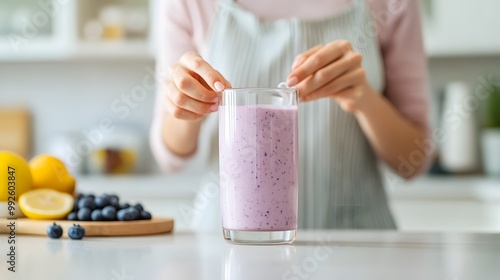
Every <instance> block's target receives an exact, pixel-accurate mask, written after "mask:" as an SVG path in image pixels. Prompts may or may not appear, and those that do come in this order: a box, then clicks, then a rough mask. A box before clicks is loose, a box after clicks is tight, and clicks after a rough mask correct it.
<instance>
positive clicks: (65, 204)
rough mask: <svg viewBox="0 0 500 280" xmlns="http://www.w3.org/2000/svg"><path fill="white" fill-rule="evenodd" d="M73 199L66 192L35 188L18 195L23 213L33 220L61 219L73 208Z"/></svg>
mask: <svg viewBox="0 0 500 280" xmlns="http://www.w3.org/2000/svg"><path fill="white" fill-rule="evenodd" d="M73 203H74V199H73V197H72V196H71V195H69V194H67V193H62V192H58V191H54V190H49V189H37V190H32V191H29V192H26V193H24V194H23V195H21V196H20V197H19V206H20V207H21V210H22V211H23V213H24V215H26V217H28V218H30V219H35V220H50V219H54V220H57V219H63V218H64V217H66V216H67V215H68V213H69V212H71V210H72V209H73Z"/></svg>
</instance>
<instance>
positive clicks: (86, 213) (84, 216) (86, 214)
mask: <svg viewBox="0 0 500 280" xmlns="http://www.w3.org/2000/svg"><path fill="white" fill-rule="evenodd" d="M91 212H92V210H90V208H87V207H84V208H81V209H80V210H78V212H77V214H76V215H77V217H78V220H80V221H90V214H91Z"/></svg>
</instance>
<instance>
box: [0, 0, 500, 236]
mask: <svg viewBox="0 0 500 280" xmlns="http://www.w3.org/2000/svg"><path fill="white" fill-rule="evenodd" d="M157 1H161V0H149V1H147V0H144V1H134V0H40V1H31V0H2V1H1V3H0V149H10V150H13V151H16V152H17V153H19V154H21V155H22V156H24V157H25V158H27V159H29V158H31V157H32V156H33V155H35V154H39V153H51V154H54V155H57V156H59V157H60V158H61V159H62V160H64V161H65V162H66V163H67V164H68V165H69V167H70V169H71V171H72V172H73V173H74V174H75V175H76V176H77V177H78V179H79V181H78V189H79V190H80V191H83V192H99V193H100V192H118V193H120V194H121V195H122V196H123V197H125V199H126V198H127V197H129V198H133V199H139V200H141V201H143V202H144V203H146V204H147V205H151V208H152V209H151V210H152V211H153V213H160V214H164V215H169V216H174V217H176V218H177V221H176V223H177V224H176V226H177V229H179V228H180V229H185V228H188V226H189V223H190V220H191V216H192V215H193V214H196V212H197V211H203V199H205V200H206V199H213V195H212V196H211V195H210V194H209V193H208V192H207V195H206V196H205V197H201V198H200V197H198V198H195V197H194V194H195V192H196V190H197V188H198V180H199V179H198V178H197V173H198V172H197V171H198V170H199V168H201V162H202V159H203V153H201V155H200V156H199V157H198V158H197V160H195V162H194V164H193V165H192V166H190V167H189V169H188V170H187V171H186V172H184V173H182V174H179V175H162V174H160V173H159V171H158V170H157V168H156V166H155V164H154V161H153V159H152V157H151V154H150V152H149V147H148V130H149V125H150V122H151V119H152V113H153V102H154V88H155V80H154V52H155V43H154V42H155V36H154V35H155V24H154V22H155V18H156V14H155V12H154V11H155V7H156V5H157ZM165 1H168V0H165ZM421 4H422V17H423V22H424V37H425V47H426V51H427V55H428V59H429V62H428V65H429V76H430V81H431V84H430V90H429V96H430V98H431V100H432V112H431V114H430V118H431V120H432V124H433V140H432V141H431V140H429V142H428V143H425V145H423V146H422V147H423V148H422V149H425V148H426V147H430V146H435V147H438V153H437V157H436V159H435V161H434V164H433V166H432V169H431V171H430V172H429V174H426V175H425V176H423V177H421V178H418V179H416V180H413V181H411V182H405V181H402V180H400V179H399V178H398V177H397V176H395V175H394V174H392V173H386V174H387V175H386V179H387V192H388V195H389V197H390V199H391V207H392V210H393V213H394V215H395V217H396V219H397V222H398V225H399V228H400V229H401V230H405V231H474V232H499V231H500V36H498V30H497V29H498V27H499V26H500V17H499V16H498V11H499V10H500V2H499V1H497V0H477V1H469V0H434V1H431V0H425V1H421ZM172 40H175V38H172ZM201 149H202V150H206V148H204V147H201ZM417 152H419V151H417ZM411 160H418V153H416V154H415V157H414V158H413V159H409V161H411ZM408 166H409V167H411V162H408V165H407V166H406V167H408ZM403 168H404V167H403ZM213 177H214V182H215V183H216V178H217V175H216V174H214V176H213ZM353 187H354V186H353ZM202 193H203V190H202ZM193 199H198V200H199V201H198V202H199V203H197V204H195V206H194V208H193V206H191V205H192V201H193Z"/></svg>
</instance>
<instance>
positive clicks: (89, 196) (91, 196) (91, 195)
mask: <svg viewBox="0 0 500 280" xmlns="http://www.w3.org/2000/svg"><path fill="white" fill-rule="evenodd" d="M87 198H90V199H92V200H94V199H95V195H93V194H89V195H87Z"/></svg>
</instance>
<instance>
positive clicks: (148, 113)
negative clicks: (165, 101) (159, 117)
mask: <svg viewBox="0 0 500 280" xmlns="http://www.w3.org/2000/svg"><path fill="white" fill-rule="evenodd" d="M153 67H154V63H153V61H148V60H135V61H128V62H118V61H66V62H51V63H12V64H11V63H1V64H0V106H2V107H5V106H15V105H26V106H28V107H29V108H31V110H32V111H33V116H34V118H33V119H34V137H35V138H34V139H35V141H34V147H33V148H34V150H33V152H34V153H41V152H45V151H47V149H48V146H49V141H50V139H51V136H52V135H54V133H57V132H58V131H64V130H76V131H78V132H79V133H81V130H82V129H92V128H95V127H96V124H97V123H98V122H99V120H101V119H102V118H105V117H110V118H112V119H113V120H114V121H116V122H119V121H123V122H132V123H136V124H138V126H139V127H140V128H141V131H140V132H138V133H142V134H143V136H144V137H147V130H148V126H149V123H150V121H151V118H152V108H153V99H154V92H153V91H148V94H147V97H146V98H145V100H144V101H142V102H137V108H135V109H130V114H129V115H128V116H127V117H126V118H124V119H120V116H121V113H119V112H118V111H117V110H113V109H112V108H111V106H112V104H113V102H115V105H117V106H120V107H122V106H124V104H125V103H123V102H120V101H119V100H120V98H122V96H123V95H126V96H127V95H128V96H129V95H130V94H131V92H132V90H133V89H134V87H136V86H141V85H142V84H143V78H144V77H145V76H148V75H150V71H148V70H147V68H149V69H152V68H153ZM429 69H430V77H431V82H432V83H431V84H432V88H433V89H439V88H441V87H442V86H443V85H445V84H446V83H448V82H450V81H453V80H463V81H466V82H468V83H470V84H471V85H476V84H477V83H478V77H479V76H481V75H483V76H484V75H489V74H491V73H497V74H500V57H474V58H472V57H469V58H433V59H431V60H430V61H429ZM117 100H118V101H117ZM148 156H149V155H148ZM149 162H152V161H149ZM153 169H154V168H153Z"/></svg>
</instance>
